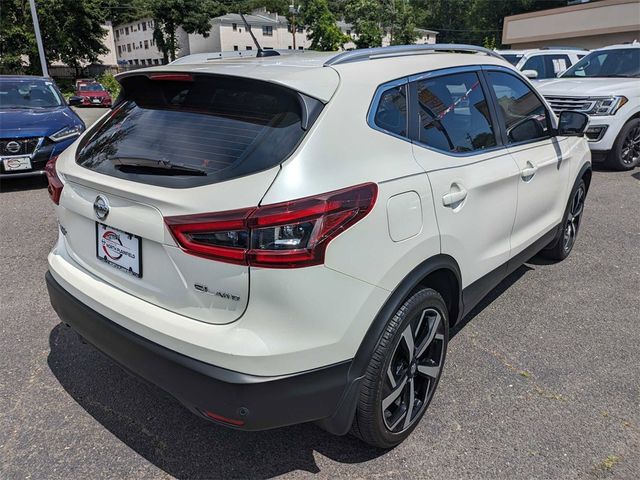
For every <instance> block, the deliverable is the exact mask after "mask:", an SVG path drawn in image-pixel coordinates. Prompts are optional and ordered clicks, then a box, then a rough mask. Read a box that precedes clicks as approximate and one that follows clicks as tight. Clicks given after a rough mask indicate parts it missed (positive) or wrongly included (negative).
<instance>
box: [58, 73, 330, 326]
mask: <svg viewBox="0 0 640 480" xmlns="http://www.w3.org/2000/svg"><path fill="white" fill-rule="evenodd" d="M121 83H122V85H123V94H122V96H121V99H120V100H119V102H118V104H117V105H116V107H115V108H114V109H113V110H112V111H111V112H110V113H109V114H108V115H106V116H105V117H104V118H103V119H101V120H100V121H99V122H98V124H97V125H95V126H94V127H93V128H91V129H90V130H89V131H88V132H87V134H86V135H85V136H84V137H83V139H82V140H81V141H80V143H79V144H78V145H77V147H76V148H71V149H69V150H70V151H68V152H66V153H65V154H64V155H63V156H62V157H61V158H60V160H59V162H58V171H59V172H60V173H61V175H62V176H63V178H64V181H65V186H64V188H63V191H62V196H61V198H60V208H59V209H58V216H59V220H60V224H61V225H62V227H63V232H64V233H65V235H64V238H65V242H66V246H67V250H68V252H69V254H70V256H71V257H72V258H73V259H74V260H75V261H76V262H77V263H78V264H79V265H80V266H81V267H82V268H84V269H86V270H87V271H89V272H90V273H92V274H93V275H95V276H97V277H99V278H100V279H102V280H104V281H105V282H107V283H109V284H110V285H113V286H115V287H117V288H119V289H121V290H123V291H126V292H128V293H130V294H132V295H135V296H136V297H139V298H141V299H144V300H146V301H148V302H151V303H153V304H155V305H158V306H160V307H163V308H166V309H168V310H171V311H174V312H176V313H179V314H182V315H185V316H187V317H190V318H193V319H196V320H201V321H205V322H210V323H220V324H222V323H229V322H232V321H234V320H236V319H237V318H239V317H240V316H241V315H242V313H243V312H244V309H245V308H246V304H247V301H248V297H249V267H248V266H247V265H244V264H238V263H237V262H235V263H234V262H226V261H219V260H212V259H210V258H201V257H199V256H196V255H194V254H193V253H187V252H186V251H184V250H183V249H181V248H180V247H179V246H178V244H177V243H176V241H175V239H174V237H173V235H172V232H171V231H170V230H169V228H168V227H167V225H166V218H167V217H175V216H180V218H185V217H184V216H192V215H197V214H202V213H206V212H225V211H230V210H238V209H247V208H251V207H255V206H257V205H259V203H260V200H261V199H262V197H263V196H264V194H265V193H266V191H267V190H268V188H269V186H270V185H271V183H272V182H273V180H274V179H275V177H276V175H277V173H278V171H279V165H280V163H281V162H282V161H284V160H285V159H286V158H287V157H288V156H290V155H291V153H292V152H293V151H294V150H295V149H296V147H297V146H298V145H299V143H300V142H301V140H302V138H303V137H304V134H305V131H306V130H307V129H308V128H309V127H310V125H311V123H312V122H313V119H314V118H315V117H316V116H317V114H318V113H319V111H320V110H321V108H322V104H321V103H320V102H319V101H317V100H314V99H312V98H310V97H308V96H305V95H303V94H301V93H299V92H295V91H293V90H289V89H287V88H285V87H282V86H277V85H274V84H270V83H267V82H262V81H255V80H249V79H244V78H239V77H226V76H217V75H207V74H193V75H192V74H182V73H173V74H172V73H161V74H157V73H156V74H151V73H147V74H139V75H133V76H128V77H125V78H124V79H123V80H122V82H121ZM218 240H219V239H218ZM223 240H224V241H226V242H231V241H233V239H228V238H225V239H223ZM205 241H206V239H205Z"/></svg>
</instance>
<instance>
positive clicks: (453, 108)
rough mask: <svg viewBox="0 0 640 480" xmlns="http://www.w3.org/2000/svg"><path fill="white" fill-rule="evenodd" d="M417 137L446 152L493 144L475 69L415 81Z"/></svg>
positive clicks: (492, 132) (492, 131) (483, 97)
mask: <svg viewBox="0 0 640 480" xmlns="http://www.w3.org/2000/svg"><path fill="white" fill-rule="evenodd" d="M416 88H417V94H418V95H417V97H418V116H419V121H420V125H419V129H418V130H419V131H418V140H419V141H420V142H421V143H424V144H425V145H428V146H430V147H433V148H437V149H439V150H444V151H448V152H457V153H464V152H473V151H476V150H483V149H485V148H490V147H494V146H495V145H496V137H495V132H494V128H493V125H492V124H491V119H490V116H489V107H488V105H487V100H486V98H485V96H484V93H483V92H482V87H481V85H480V80H479V79H478V76H477V74H475V73H460V74H456V75H446V76H442V77H436V78H432V79H426V80H420V81H418V82H416Z"/></svg>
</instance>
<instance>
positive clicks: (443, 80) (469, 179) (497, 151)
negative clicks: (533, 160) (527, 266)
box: [411, 71, 519, 288]
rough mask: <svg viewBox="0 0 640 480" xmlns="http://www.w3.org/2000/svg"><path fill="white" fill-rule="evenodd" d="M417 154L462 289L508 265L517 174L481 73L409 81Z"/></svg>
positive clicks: (444, 250) (443, 242)
mask: <svg viewBox="0 0 640 480" xmlns="http://www.w3.org/2000/svg"><path fill="white" fill-rule="evenodd" d="M411 91H412V102H413V103H412V104H413V105H414V107H415V110H416V111H415V117H414V119H417V128H416V129H415V138H414V140H415V142H414V145H413V154H414V157H415V159H416V161H417V162H418V163H419V164H420V166H422V168H423V169H424V170H425V171H426V172H427V177H428V179H429V182H430V183H431V190H432V194H433V203H434V209H435V214H436V219H437V222H438V228H439V231H440V243H441V246H440V249H441V251H442V253H444V254H447V255H450V256H452V257H453V258H455V259H456V261H457V262H458V265H459V266H460V270H461V274H462V287H463V288H464V287H467V286H468V285H470V284H471V283H473V282H474V281H476V280H478V279H479V278H480V277H483V276H484V275H486V274H488V273H490V272H492V271H493V270H496V269H499V268H502V267H503V266H505V267H506V263H507V261H508V260H509V254H510V243H509V237H510V234H511V229H512V228H513V222H514V219H515V214H516V201H517V189H518V178H519V169H518V167H517V165H516V163H515V162H514V160H513V158H512V157H511V155H510V154H509V152H508V151H507V150H506V149H504V148H501V147H500V145H499V142H500V138H501V137H500V136H499V135H498V132H497V130H496V128H495V127H494V125H495V115H494V114H493V111H492V109H491V108H490V104H489V103H488V102H487V101H486V98H487V96H486V92H485V91H484V88H483V87H482V81H481V77H480V76H479V75H478V73H477V72H474V71H465V72H461V73H452V74H449V75H446V74H445V75H440V76H436V77H435V78H425V79H418V80H416V81H415V82H412V90H411Z"/></svg>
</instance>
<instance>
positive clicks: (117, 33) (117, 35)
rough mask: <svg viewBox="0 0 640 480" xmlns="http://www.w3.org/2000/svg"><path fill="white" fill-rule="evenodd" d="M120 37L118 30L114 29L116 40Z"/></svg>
mask: <svg viewBox="0 0 640 480" xmlns="http://www.w3.org/2000/svg"><path fill="white" fill-rule="evenodd" d="M119 38H120V32H118V30H116V40H118V39H119Z"/></svg>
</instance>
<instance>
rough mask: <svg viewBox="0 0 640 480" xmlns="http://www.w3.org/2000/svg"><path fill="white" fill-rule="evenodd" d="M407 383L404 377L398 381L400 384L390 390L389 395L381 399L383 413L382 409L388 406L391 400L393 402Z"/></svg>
mask: <svg viewBox="0 0 640 480" xmlns="http://www.w3.org/2000/svg"><path fill="white" fill-rule="evenodd" d="M406 384H407V378H406V377H405V378H404V379H403V380H402V382H400V385H398V386H397V387H396V388H395V389H394V390H392V391H391V393H390V394H389V395H387V396H386V397H385V398H384V399H383V400H382V412H383V413H384V411H385V410H386V409H387V408H389V405H391V404H392V403H393V402H395V401H396V400H397V399H398V397H399V396H400V394H401V393H402V391H403V390H404V387H405V386H406Z"/></svg>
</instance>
